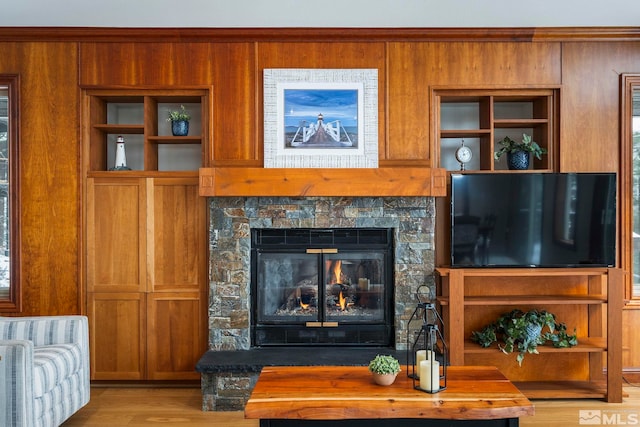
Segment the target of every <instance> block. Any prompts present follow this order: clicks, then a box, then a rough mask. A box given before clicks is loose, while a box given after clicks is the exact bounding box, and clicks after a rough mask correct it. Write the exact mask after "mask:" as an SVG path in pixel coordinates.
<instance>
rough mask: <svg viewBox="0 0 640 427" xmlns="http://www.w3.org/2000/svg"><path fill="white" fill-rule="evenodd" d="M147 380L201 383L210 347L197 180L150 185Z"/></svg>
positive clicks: (202, 219) (163, 180)
mask: <svg viewBox="0 0 640 427" xmlns="http://www.w3.org/2000/svg"><path fill="white" fill-rule="evenodd" d="M147 193H148V200H149V202H148V203H149V208H148V209H149V219H148V225H147V230H148V232H149V235H148V236H147V241H148V242H149V243H148V259H149V266H150V267H149V273H150V274H149V283H150V287H149V294H148V310H149V311H148V325H147V339H148V352H149V353H148V354H149V355H148V379H152V380H172V379H174V380H177V379H198V378H199V375H198V373H197V372H195V370H194V369H195V365H196V363H197V362H198V359H199V358H200V357H201V356H202V354H203V353H204V352H205V350H206V347H207V335H206V334H207V324H206V320H205V318H206V316H205V313H206V301H207V299H206V292H205V290H206V283H207V259H208V257H207V248H206V242H207V236H208V233H207V221H206V217H207V215H206V199H205V198H204V197H200V196H199V195H198V179H197V177H189V178H153V179H150V180H149V181H148V187H147Z"/></svg>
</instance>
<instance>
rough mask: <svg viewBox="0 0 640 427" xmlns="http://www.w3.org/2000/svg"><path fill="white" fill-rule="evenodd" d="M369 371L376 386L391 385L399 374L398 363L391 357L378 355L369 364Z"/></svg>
mask: <svg viewBox="0 0 640 427" xmlns="http://www.w3.org/2000/svg"><path fill="white" fill-rule="evenodd" d="M369 371H371V373H372V374H373V380H374V381H375V383H376V384H379V385H391V384H393V382H394V381H395V380H396V376H397V375H398V372H400V362H398V359H396V358H395V357H393V356H388V355H383V354H378V355H377V356H376V357H375V358H373V360H371V362H369Z"/></svg>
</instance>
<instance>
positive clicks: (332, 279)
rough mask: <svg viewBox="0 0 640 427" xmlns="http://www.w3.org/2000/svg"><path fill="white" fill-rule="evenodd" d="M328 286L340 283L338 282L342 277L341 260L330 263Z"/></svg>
mask: <svg viewBox="0 0 640 427" xmlns="http://www.w3.org/2000/svg"><path fill="white" fill-rule="evenodd" d="M329 273H330V274H329V277H328V280H329V283H328V284H329V285H332V284H334V283H341V281H340V277H342V261H341V260H339V259H338V260H335V261H333V262H332V263H331V266H330V267H329Z"/></svg>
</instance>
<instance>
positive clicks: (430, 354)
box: [415, 350, 436, 378]
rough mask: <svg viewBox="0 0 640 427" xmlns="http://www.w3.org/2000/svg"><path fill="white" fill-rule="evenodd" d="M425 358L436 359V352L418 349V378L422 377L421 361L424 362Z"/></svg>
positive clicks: (416, 366) (416, 368)
mask: <svg viewBox="0 0 640 427" xmlns="http://www.w3.org/2000/svg"><path fill="white" fill-rule="evenodd" d="M427 355H428V357H427ZM423 360H436V352H435V351H427V350H418V351H416V365H415V372H416V378H420V362H422V361H423Z"/></svg>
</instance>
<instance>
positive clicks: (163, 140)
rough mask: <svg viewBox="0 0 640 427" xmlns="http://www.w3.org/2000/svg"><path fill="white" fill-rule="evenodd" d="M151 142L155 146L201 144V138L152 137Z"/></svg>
mask: <svg viewBox="0 0 640 427" xmlns="http://www.w3.org/2000/svg"><path fill="white" fill-rule="evenodd" d="M148 139H149V142H151V143H154V144H201V143H202V138H201V137H200V136H171V135H165V136H150V137H149V138H148Z"/></svg>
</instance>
